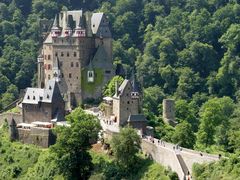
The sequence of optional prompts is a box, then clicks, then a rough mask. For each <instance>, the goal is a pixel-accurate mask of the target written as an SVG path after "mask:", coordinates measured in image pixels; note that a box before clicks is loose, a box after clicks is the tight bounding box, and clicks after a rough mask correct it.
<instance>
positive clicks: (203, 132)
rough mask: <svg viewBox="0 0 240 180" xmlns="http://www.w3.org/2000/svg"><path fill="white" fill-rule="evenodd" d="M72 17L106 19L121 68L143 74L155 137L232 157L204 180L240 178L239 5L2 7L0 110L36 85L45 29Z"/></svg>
mask: <svg viewBox="0 0 240 180" xmlns="http://www.w3.org/2000/svg"><path fill="white" fill-rule="evenodd" d="M67 9H69V10H73V9H83V10H86V11H93V12H98V11H101V12H105V13H106V14H107V16H108V18H109V20H110V22H111V27H112V34H113V36H114V42H113V55H114V64H118V63H121V64H122V65H123V66H124V68H125V71H126V73H127V76H128V77H130V76H131V73H132V72H135V73H136V76H137V79H138V81H139V82H140V83H141V84H142V89H143V92H144V97H143V112H144V114H145V115H146V116H147V118H148V119H149V121H150V122H149V124H150V125H151V126H153V127H154V130H155V135H156V137H158V138H161V139H164V140H167V141H170V142H173V143H178V144H179V145H180V146H183V147H187V148H193V149H197V150H202V151H206V152H210V153H216V154H218V153H221V154H223V155H224V156H227V157H230V159H229V160H224V162H221V161H220V163H218V164H213V165H209V166H202V167H198V166H196V174H197V175H198V176H199V177H201V174H205V177H208V175H209V176H210V174H211V172H212V171H211V170H213V169H215V170H216V172H217V173H216V174H221V172H223V171H225V169H226V168H225V167H229V169H230V170H229V174H230V173H231V174H232V177H234V174H239V171H240V168H237V169H235V170H234V171H233V172H232V171H231V170H232V168H230V167H232V166H233V165H234V164H239V162H238V161H237V160H236V159H237V158H236V157H235V156H238V154H239V148H240V140H239V137H240V130H239V129H240V123H239V121H240V104H239V103H240V90H239V87H240V69H239V68H240V56H239V55H240V1H239V0H106V1H103V0H88V1H86V0H68V1H63V0H32V1H30V0H29V1H25V0H1V2H0V110H1V109H4V108H5V107H6V106H7V105H8V104H9V103H11V102H12V101H14V100H15V99H17V98H18V96H19V93H20V90H21V89H24V88H26V87H28V86H35V85H36V78H37V77H36V69H37V64H36V58H37V55H38V51H39V48H40V46H41V40H42V39H41V36H40V33H39V30H40V27H39V21H40V20H41V19H53V18H54V15H55V14H56V13H58V12H59V11H61V10H67ZM164 98H172V99H175V102H176V118H177V121H178V125H177V126H176V127H175V128H173V127H171V126H168V125H165V124H164V123H163V121H162V117H161V115H162V100H163V99H164ZM232 156H234V157H233V158H232ZM225 161H226V162H225ZM209 169H211V170H209ZM199 172H201V173H199ZM222 174H224V173H222ZM226 176H228V173H227V174H226ZM202 178H203V179H204V177H203V176H202ZM216 179H217V178H216Z"/></svg>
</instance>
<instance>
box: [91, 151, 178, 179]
mask: <svg viewBox="0 0 240 180" xmlns="http://www.w3.org/2000/svg"><path fill="white" fill-rule="evenodd" d="M90 154H91V156H92V159H93V160H92V161H93V164H94V173H93V174H92V175H91V176H90V178H89V179H90V180H99V179H102V180H106V179H128V180H139V179H142V180H145V179H164V180H165V179H166V180H167V179H172V180H173V179H174V173H173V172H172V171H171V170H168V169H165V168H164V167H162V166H161V165H159V164H157V163H154V162H153V161H152V160H149V159H144V158H143V157H142V156H139V161H138V164H136V166H137V167H136V168H135V169H133V170H132V171H130V172H126V171H123V170H122V169H120V168H119V166H118V165H117V164H116V163H114V159H112V158H111V157H109V156H107V155H105V154H102V153H99V152H98V153H97V152H94V151H92V150H91V151H90ZM175 177H176V174H175ZM175 179H177V178H175Z"/></svg>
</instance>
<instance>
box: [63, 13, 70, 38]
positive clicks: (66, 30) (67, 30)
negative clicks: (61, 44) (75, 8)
mask: <svg viewBox="0 0 240 180" xmlns="http://www.w3.org/2000/svg"><path fill="white" fill-rule="evenodd" d="M64 18H65V23H64V24H65V26H64V27H63V28H64V30H63V31H64V35H63V36H64V37H69V36H71V35H72V29H71V27H70V22H69V18H68V14H67V12H64Z"/></svg>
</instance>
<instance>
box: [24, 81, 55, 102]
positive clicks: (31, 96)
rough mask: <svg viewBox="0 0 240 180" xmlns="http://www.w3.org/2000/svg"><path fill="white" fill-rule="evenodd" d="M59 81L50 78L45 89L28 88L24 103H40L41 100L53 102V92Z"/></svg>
mask: <svg viewBox="0 0 240 180" xmlns="http://www.w3.org/2000/svg"><path fill="white" fill-rule="evenodd" d="M56 83H57V82H56V81H54V80H49V81H48V84H47V86H46V88H45V89H41V88H27V91H26V93H25V96H24V98H23V101H22V103H23V104H38V103H39V102H45V103H52V100H53V98H52V97H53V93H54V90H55V87H56V85H57V84H56Z"/></svg>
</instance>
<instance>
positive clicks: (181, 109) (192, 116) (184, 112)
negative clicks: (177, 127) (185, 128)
mask: <svg viewBox="0 0 240 180" xmlns="http://www.w3.org/2000/svg"><path fill="white" fill-rule="evenodd" d="M195 108H197V107H195V106H193V105H192V104H190V103H188V102H187V101H186V100H177V101H176V103H175V109H176V114H175V115H176V118H177V121H178V122H181V121H186V122H188V123H190V124H191V127H192V130H193V131H194V132H196V131H197V129H198V119H197V117H196V110H195Z"/></svg>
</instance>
